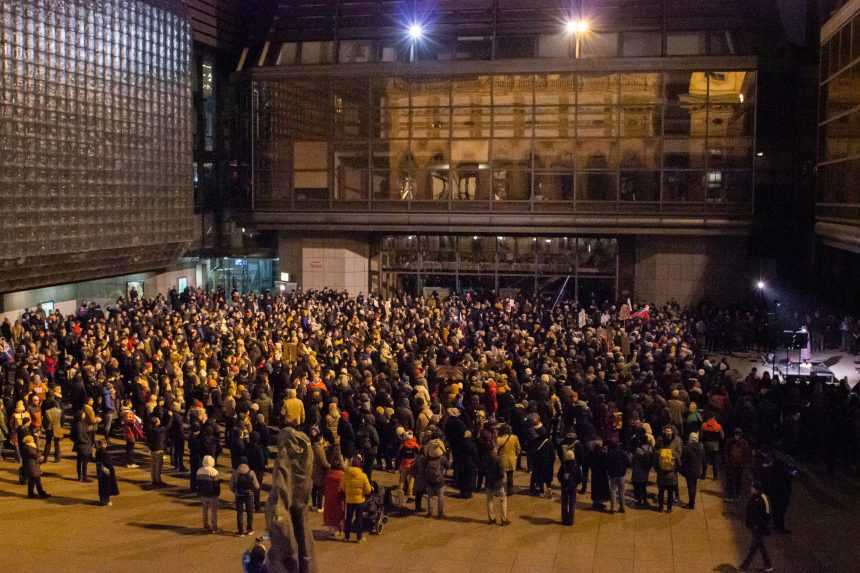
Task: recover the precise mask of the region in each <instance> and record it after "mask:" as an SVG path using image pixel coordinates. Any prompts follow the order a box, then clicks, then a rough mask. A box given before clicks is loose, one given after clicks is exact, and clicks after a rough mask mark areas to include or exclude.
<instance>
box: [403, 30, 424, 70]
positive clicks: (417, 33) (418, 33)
mask: <svg viewBox="0 0 860 573" xmlns="http://www.w3.org/2000/svg"><path fill="white" fill-rule="evenodd" d="M406 35H407V36H408V37H409V61H410V62H414V61H415V44H416V43H418V42H420V41H421V39H422V38H424V26H422V25H421V24H420V23H419V22H412V23H411V24H409V27H408V28H407V29H406Z"/></svg>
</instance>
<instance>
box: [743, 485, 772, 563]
mask: <svg viewBox="0 0 860 573" xmlns="http://www.w3.org/2000/svg"><path fill="white" fill-rule="evenodd" d="M770 515H771V508H770V500H769V499H768V498H767V496H766V495H765V494H764V491H763V490H762V486H761V483H760V482H757V481H755V482H753V484H752V496H751V497H750V499H749V501H748V502H747V510H746V526H747V527H748V528H749V529H750V531H751V532H752V544H751V545H750V550H749V553H747V556H746V559H744V562H743V563H741V566H740V567H739V568H738V569H740V571H741V572H743V571H748V570H749V566H750V565H751V564H752V561H753V559H755V554H756V553H759V552H760V553H761V557H762V559H763V560H764V566H765V571H773V568H772V566H771V562H770V556H769V555H768V554H767V548H766V547H765V546H764V538H765V537H766V536H767V535H768V533H770V531H769V530H768V526H769V524H770Z"/></svg>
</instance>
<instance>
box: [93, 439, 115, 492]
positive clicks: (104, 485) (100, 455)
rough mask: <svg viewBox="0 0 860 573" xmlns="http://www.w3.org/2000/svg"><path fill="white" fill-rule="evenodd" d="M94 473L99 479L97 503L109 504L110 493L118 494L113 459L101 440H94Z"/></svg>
mask: <svg viewBox="0 0 860 573" xmlns="http://www.w3.org/2000/svg"><path fill="white" fill-rule="evenodd" d="M96 475H97V476H98V481H99V505H111V501H110V498H111V496H112V495H119V486H118V485H117V481H116V471H115V470H114V467H113V460H112V459H111V455H110V453H109V452H108V451H107V448H105V444H104V442H103V441H101V440H99V441H98V442H96Z"/></svg>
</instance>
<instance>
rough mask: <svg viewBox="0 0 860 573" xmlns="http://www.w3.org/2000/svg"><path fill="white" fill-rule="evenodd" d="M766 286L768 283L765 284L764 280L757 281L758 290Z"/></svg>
mask: <svg viewBox="0 0 860 573" xmlns="http://www.w3.org/2000/svg"><path fill="white" fill-rule="evenodd" d="M765 286H766V285H765V284H764V281H758V282H757V283H755V288H757V289H758V290H764V287H765Z"/></svg>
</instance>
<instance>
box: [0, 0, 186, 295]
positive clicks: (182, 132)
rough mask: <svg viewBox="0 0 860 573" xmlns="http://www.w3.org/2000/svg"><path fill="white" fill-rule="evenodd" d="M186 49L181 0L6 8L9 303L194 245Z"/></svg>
mask: <svg viewBox="0 0 860 573" xmlns="http://www.w3.org/2000/svg"><path fill="white" fill-rule="evenodd" d="M190 48H191V40H190V30H189V25H188V22H187V20H186V19H185V17H184V9H183V8H182V3H181V2H179V1H178V0H176V1H168V0H153V1H150V2H137V1H129V0H99V1H94V0H68V1H65V2H54V1H51V0H4V1H3V2H2V3H0V50H2V54H1V55H0V154H2V160H1V161H0V187H2V188H3V196H4V204H3V214H4V215H3V217H2V224H0V242H2V244H3V252H2V254H0V263H2V270H3V271H4V272H3V273H0V274H4V277H3V280H0V291H2V290H4V289H7V288H8V287H9V286H10V285H14V286H15V288H26V287H27V286H29V285H33V284H39V283H41V284H45V283H46V282H62V281H66V280H80V279H83V278H87V275H92V276H98V275H107V274H113V275H116V274H121V273H124V272H130V270H132V268H134V269H140V268H147V267H148V268H154V267H158V266H166V265H167V264H169V263H170V262H171V261H172V260H173V258H174V257H175V256H176V254H177V253H178V251H179V250H180V249H181V247H182V245H183V244H184V243H185V242H186V241H187V240H189V239H190V236H191V233H192V183H191V181H192V178H191V132H190V126H191V121H190V120H191V118H190V112H191V105H190V86H191V82H190V73H189V72H190V67H189V52H190ZM75 253H87V256H86V257H83V256H78V257H70V256H69V255H72V254H75ZM16 261H18V262H16ZM20 261H25V263H24V264H21V263H20ZM14 281H20V282H14Z"/></svg>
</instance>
